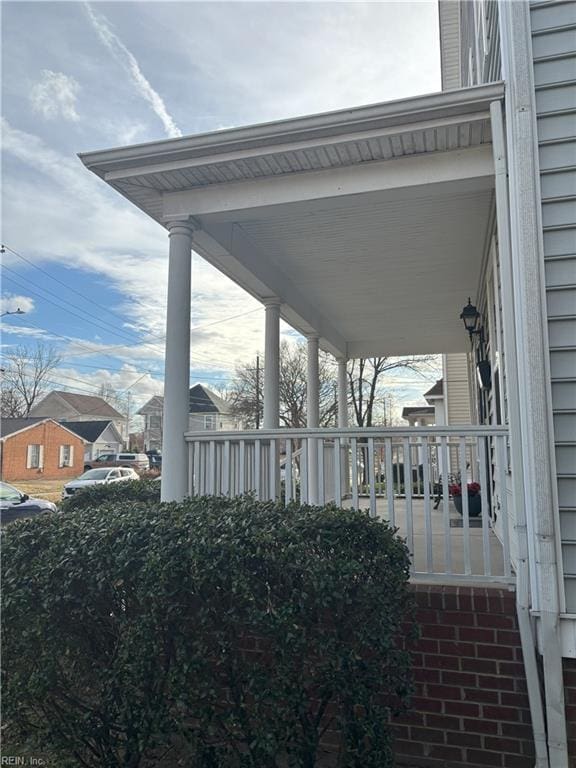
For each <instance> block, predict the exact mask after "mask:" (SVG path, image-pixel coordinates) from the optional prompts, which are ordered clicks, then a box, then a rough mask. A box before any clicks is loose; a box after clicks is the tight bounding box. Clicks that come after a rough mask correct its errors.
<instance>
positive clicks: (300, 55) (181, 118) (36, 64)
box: [1, 0, 440, 404]
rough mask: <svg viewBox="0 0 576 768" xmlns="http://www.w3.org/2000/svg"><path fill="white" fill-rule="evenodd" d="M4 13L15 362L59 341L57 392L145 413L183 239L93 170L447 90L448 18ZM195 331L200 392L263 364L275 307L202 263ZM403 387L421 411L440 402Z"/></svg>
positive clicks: (72, 7) (58, 6)
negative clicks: (82, 156) (163, 146)
mask: <svg viewBox="0 0 576 768" xmlns="http://www.w3.org/2000/svg"><path fill="white" fill-rule="evenodd" d="M1 10H2V57H3V59H2V90H3V93H2V104H3V107H2V133H3V139H2V143H3V154H2V163H3V165H2V181H3V199H2V207H3V216H2V242H3V243H5V244H6V246H7V251H6V253H5V254H4V255H3V257H2V258H3V263H4V266H5V268H4V269H3V270H2V311H6V310H13V309H15V308H16V306H21V307H22V309H25V310H26V315H25V316H19V317H5V318H4V319H3V321H2V326H3V327H2V345H3V348H4V349H5V350H7V349H9V348H10V347H12V346H14V345H31V344H34V343H35V341H36V340H37V339H41V340H44V341H46V342H48V343H50V344H53V345H54V346H55V347H56V348H57V349H58V351H59V353H60V354H61V356H62V363H61V366H60V368H59V370H58V371H57V372H55V373H54V374H53V377H52V378H53V386H55V387H59V388H75V389H77V391H83V392H86V393H94V392H95V391H96V389H97V388H98V386H99V385H100V384H101V383H106V384H109V385H111V386H112V387H114V388H115V389H117V390H125V389H126V388H128V387H132V389H131V391H132V393H133V395H134V397H135V401H136V403H137V404H141V403H142V402H144V401H145V400H146V399H148V397H150V396H151V395H153V394H158V393H161V392H162V371H163V336H164V315H165V305H166V277H167V275H166V267H167V260H166V256H167V237H166V233H165V232H164V230H163V229H162V228H161V227H159V226H158V225H157V224H155V223H154V222H152V221H151V220H149V219H148V218H147V217H146V216H145V215H144V214H142V213H141V212H139V211H138V210H137V209H135V208H133V207H131V206H130V204H129V203H128V202H127V201H124V200H123V198H121V197H120V196H118V195H117V194H116V193H114V192H112V191H111V190H109V189H108V188H107V187H106V185H105V184H104V183H103V182H101V181H100V180H99V179H97V178H96V177H94V176H93V175H92V174H90V173H89V172H88V171H86V170H85V169H84V168H83V166H82V165H81V163H80V161H79V160H78V159H77V156H76V155H77V153H78V152H84V151H91V150H96V149H100V148H105V147H112V146H120V145H123V144H127V143H140V142H146V141H154V140H159V139H163V138H166V137H169V136H178V135H187V134H193V133H198V132H204V131H212V130H220V129H222V128H227V127H232V126H239V125H245V124H250V123H256V122H261V121H269V120H276V119H282V118H286V117H293V116H296V115H303V114H310V113H314V112H322V111H325V110H332V109H338V108H343V107H347V106H354V105H360V104H366V103H371V102H377V101H387V100H390V99H395V98H402V97H407V96H412V95H415V94H418V93H428V92H432V91H437V90H439V89H440V69H439V51H438V25H437V7H436V3H435V2H434V1H433V0H430V2H428V1H426V2H408V1H406V2H372V3H363V2H324V3H320V2H299V3H296V2H287V3H285V2H253V3H244V2H232V3H230V2H180V3H174V2H112V3H109V2H93V3H90V4H89V3H78V2H4V3H3V4H2V8H1ZM229 318H232V319H229ZM192 322H193V327H194V330H193V332H192V364H193V370H192V379H193V381H196V380H198V381H203V382H204V383H206V384H208V385H210V384H212V385H217V384H218V383H225V382H226V380H227V379H229V378H230V377H231V376H233V372H234V366H235V363H237V362H246V361H248V360H251V359H253V357H254V355H255V354H256V352H257V351H261V350H262V348H263V331H264V316H263V310H262V309H261V308H260V305H259V304H258V303H257V302H255V301H254V300H253V299H252V298H250V297H249V296H247V295H246V294H244V292H243V291H242V290H241V289H239V288H237V287H236V286H235V285H233V284H232V283H231V282H230V281H229V280H228V279H227V278H225V277H223V276H222V275H220V274H219V273H218V272H216V271H215V270H214V269H213V268H212V267H210V266H209V265H207V264H206V263H205V262H204V261H203V260H202V259H201V258H200V257H198V256H195V257H194V261H193V302H192ZM285 333H287V334H288V335H290V333H289V329H288V328H286V329H285ZM136 382H137V383H136ZM390 383H391V385H394V386H398V385H400V389H399V390H398V393H399V398H400V399H403V400H407V401H414V402H416V401H417V400H418V394H419V393H420V392H422V391H424V390H425V389H426V388H427V387H428V386H429V383H428V382H413V381H409V382H407V383H406V384H405V385H404V384H402V382H398V381H391V382H390Z"/></svg>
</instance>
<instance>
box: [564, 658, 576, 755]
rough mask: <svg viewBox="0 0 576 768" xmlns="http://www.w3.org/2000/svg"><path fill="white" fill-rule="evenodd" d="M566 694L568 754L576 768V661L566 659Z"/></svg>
mask: <svg viewBox="0 0 576 768" xmlns="http://www.w3.org/2000/svg"><path fill="white" fill-rule="evenodd" d="M564 694H565V697H566V730H567V731H568V754H569V755H570V766H571V768H576V659H564Z"/></svg>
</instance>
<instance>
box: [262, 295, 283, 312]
mask: <svg viewBox="0 0 576 768" xmlns="http://www.w3.org/2000/svg"><path fill="white" fill-rule="evenodd" d="M261 301H262V304H264V306H265V307H266V309H268V307H281V306H282V299H280V298H279V297H278V296H264V297H263V298H262V299H261Z"/></svg>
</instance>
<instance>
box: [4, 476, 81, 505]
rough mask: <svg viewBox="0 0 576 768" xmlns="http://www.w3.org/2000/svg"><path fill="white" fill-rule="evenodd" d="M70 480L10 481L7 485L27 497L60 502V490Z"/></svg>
mask: <svg viewBox="0 0 576 768" xmlns="http://www.w3.org/2000/svg"><path fill="white" fill-rule="evenodd" d="M71 479H72V478H66V479H65V480H14V482H12V480H11V481H10V483H9V485H13V486H14V487H15V488H18V490H19V491H22V493H27V494H28V496H34V497H35V498H37V499H48V501H54V502H56V501H61V500H62V488H63V487H64V484H65V483H67V482H69V481H70V480H71Z"/></svg>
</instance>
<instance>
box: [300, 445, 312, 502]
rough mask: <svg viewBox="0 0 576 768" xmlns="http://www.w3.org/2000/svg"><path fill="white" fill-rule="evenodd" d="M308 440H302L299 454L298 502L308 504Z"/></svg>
mask: <svg viewBox="0 0 576 768" xmlns="http://www.w3.org/2000/svg"><path fill="white" fill-rule="evenodd" d="M309 498H310V495H309V493H308V440H302V453H301V454H300V503H301V504H308V500H309Z"/></svg>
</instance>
